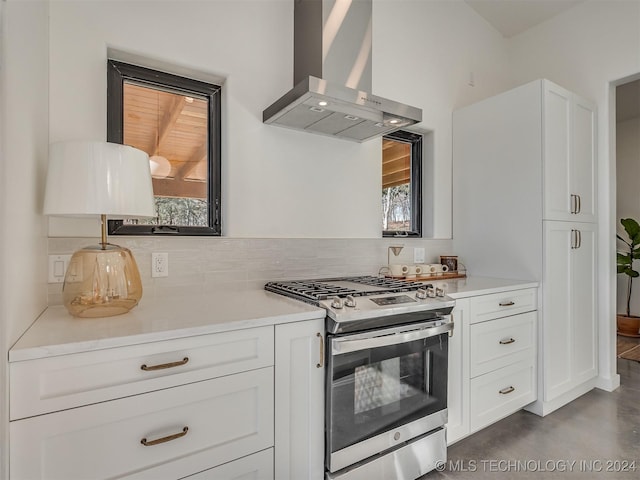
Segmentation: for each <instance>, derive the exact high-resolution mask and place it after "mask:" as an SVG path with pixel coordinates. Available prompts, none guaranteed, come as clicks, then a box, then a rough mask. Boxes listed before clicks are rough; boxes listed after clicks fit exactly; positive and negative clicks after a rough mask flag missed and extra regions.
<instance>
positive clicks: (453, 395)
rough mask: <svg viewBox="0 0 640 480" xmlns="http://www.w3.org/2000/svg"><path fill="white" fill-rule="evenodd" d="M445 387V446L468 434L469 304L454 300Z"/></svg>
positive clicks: (464, 301) (465, 300) (466, 300)
mask: <svg viewBox="0 0 640 480" xmlns="http://www.w3.org/2000/svg"><path fill="white" fill-rule="evenodd" d="M451 317H452V320H453V335H452V336H451V337H449V365H448V367H449V371H448V384H447V410H448V417H449V419H448V421H447V445H451V444H452V443H454V442H457V441H458V440H460V439H461V438H463V437H466V436H467V435H468V434H469V354H468V352H469V300H468V299H466V298H462V299H459V300H456V306H455V308H454V309H453V312H452V313H451Z"/></svg>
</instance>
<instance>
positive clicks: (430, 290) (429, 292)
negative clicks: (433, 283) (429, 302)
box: [427, 287, 436, 298]
mask: <svg viewBox="0 0 640 480" xmlns="http://www.w3.org/2000/svg"><path fill="white" fill-rule="evenodd" d="M435 296H436V291H435V290H434V289H433V287H427V297H429V298H434V297H435Z"/></svg>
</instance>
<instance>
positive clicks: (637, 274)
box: [627, 269, 640, 278]
mask: <svg viewBox="0 0 640 480" xmlns="http://www.w3.org/2000/svg"><path fill="white" fill-rule="evenodd" d="M629 270H631V269H629ZM627 275H629V276H630V277H632V278H636V277H640V273H638V272H636V271H635V270H631V273H627Z"/></svg>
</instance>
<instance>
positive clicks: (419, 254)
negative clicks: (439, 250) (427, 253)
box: [413, 247, 424, 264]
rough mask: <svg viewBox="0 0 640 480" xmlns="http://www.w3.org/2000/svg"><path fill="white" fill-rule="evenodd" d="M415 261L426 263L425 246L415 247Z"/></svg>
mask: <svg viewBox="0 0 640 480" xmlns="http://www.w3.org/2000/svg"><path fill="white" fill-rule="evenodd" d="M413 263H416V264H420V263H424V248H420V247H416V248H414V249H413Z"/></svg>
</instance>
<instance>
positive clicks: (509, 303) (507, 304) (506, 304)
mask: <svg viewBox="0 0 640 480" xmlns="http://www.w3.org/2000/svg"><path fill="white" fill-rule="evenodd" d="M515 304H516V302H513V301H511V302H500V303H499V304H498V305H500V306H501V307H512V306H513V305H515Z"/></svg>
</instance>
